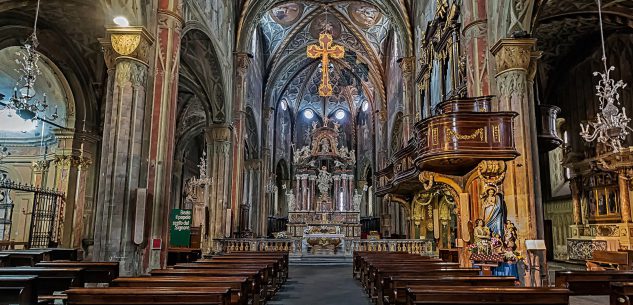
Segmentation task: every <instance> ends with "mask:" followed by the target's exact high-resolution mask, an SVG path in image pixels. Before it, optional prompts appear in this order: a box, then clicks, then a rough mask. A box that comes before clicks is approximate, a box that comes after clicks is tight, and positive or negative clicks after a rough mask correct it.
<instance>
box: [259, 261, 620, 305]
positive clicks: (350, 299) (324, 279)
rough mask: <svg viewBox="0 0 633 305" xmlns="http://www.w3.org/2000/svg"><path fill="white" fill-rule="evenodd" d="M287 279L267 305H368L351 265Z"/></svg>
mask: <svg viewBox="0 0 633 305" xmlns="http://www.w3.org/2000/svg"><path fill="white" fill-rule="evenodd" d="M289 272H290V274H289V278H288V281H287V282H286V284H285V285H284V287H282V289H281V290H280V291H279V292H278V293H277V294H276V295H275V297H274V298H273V299H272V300H271V301H270V302H269V303H268V304H269V305H371V304H372V303H371V301H370V300H369V298H367V295H366V294H365V293H364V291H363V289H362V287H361V286H360V284H359V283H358V281H356V280H354V279H353V278H352V266H351V265H350V266H290V270H289ZM569 304H570V305H608V304H609V297H608V296H578V297H571V298H570V302H569Z"/></svg>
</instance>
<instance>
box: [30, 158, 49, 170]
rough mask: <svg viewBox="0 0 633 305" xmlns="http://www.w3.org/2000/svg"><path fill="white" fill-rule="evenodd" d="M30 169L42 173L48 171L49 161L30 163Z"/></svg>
mask: <svg viewBox="0 0 633 305" xmlns="http://www.w3.org/2000/svg"><path fill="white" fill-rule="evenodd" d="M31 167H32V168H33V171H34V172H43V171H46V170H48V168H49V167H50V161H49V160H39V161H33V163H31Z"/></svg>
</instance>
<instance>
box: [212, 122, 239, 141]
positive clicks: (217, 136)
mask: <svg viewBox="0 0 633 305" xmlns="http://www.w3.org/2000/svg"><path fill="white" fill-rule="evenodd" d="M232 131H233V129H232V128H231V126H229V125H224V124H221V125H211V126H208V127H207V128H205V135H206V138H207V142H208V143H212V142H221V141H227V142H228V141H231V133H232Z"/></svg>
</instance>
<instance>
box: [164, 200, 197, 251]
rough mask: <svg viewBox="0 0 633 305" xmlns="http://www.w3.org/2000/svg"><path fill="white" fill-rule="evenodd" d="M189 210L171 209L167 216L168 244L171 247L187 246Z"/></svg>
mask: <svg viewBox="0 0 633 305" xmlns="http://www.w3.org/2000/svg"><path fill="white" fill-rule="evenodd" d="M192 214H193V213H192V211H191V210H181V209H173V210H171V217H169V233H170V234H169V244H170V246H172V247H189V245H190V244H189V243H190V241H189V239H190V238H191V216H192Z"/></svg>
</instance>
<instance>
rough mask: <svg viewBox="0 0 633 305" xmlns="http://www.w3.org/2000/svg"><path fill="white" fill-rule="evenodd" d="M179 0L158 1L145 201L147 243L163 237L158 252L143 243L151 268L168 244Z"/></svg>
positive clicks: (180, 22)
mask: <svg viewBox="0 0 633 305" xmlns="http://www.w3.org/2000/svg"><path fill="white" fill-rule="evenodd" d="M181 16H182V2H181V0H159V1H158V23H157V25H158V27H157V30H156V49H155V51H156V53H155V58H154V65H155V73H154V92H153V98H152V99H151V106H150V107H151V131H150V139H149V142H150V148H149V162H150V164H149V168H148V175H147V179H148V182H147V194H148V201H150V202H152V222H151V231H150V236H148V243H151V240H152V239H156V238H158V239H162V240H163V247H162V249H161V251H160V255H155V254H154V253H152V251H155V250H151V249H150V247H146V249H145V251H146V254H150V255H145V257H144V261H143V267H144V269H145V270H150V269H154V268H158V267H164V266H165V264H166V262H167V247H168V245H169V226H168V225H166V224H167V222H168V218H169V213H170V211H169V210H170V208H171V204H170V202H169V200H170V198H172V196H171V189H172V185H171V179H172V169H173V164H172V162H173V160H174V145H175V131H176V114H177V111H176V108H177V105H176V104H177V101H178V69H179V59H180V40H181V31H182V26H183V19H182V17H181Z"/></svg>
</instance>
